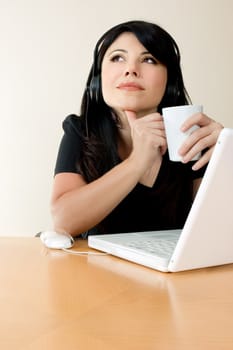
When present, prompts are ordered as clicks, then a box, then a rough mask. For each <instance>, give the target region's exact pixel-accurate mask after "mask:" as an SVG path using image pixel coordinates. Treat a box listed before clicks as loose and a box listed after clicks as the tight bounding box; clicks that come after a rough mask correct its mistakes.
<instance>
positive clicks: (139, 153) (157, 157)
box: [125, 111, 167, 174]
mask: <svg viewBox="0 0 233 350" xmlns="http://www.w3.org/2000/svg"><path fill="white" fill-rule="evenodd" d="M125 114H126V116H127V119H128V123H129V125H130V129H131V137H132V147H133V148H132V152H131V155H130V157H131V159H133V160H134V161H135V162H136V164H137V166H138V167H139V168H140V170H141V171H142V174H144V173H145V172H147V171H148V170H149V169H152V168H153V167H154V166H155V165H156V163H159V166H160V164H161V160H162V156H163V155H164V153H165V152H166V150H167V141H166V135H165V129H164V123H163V119H162V116H161V115H160V114H159V113H151V114H148V115H146V116H145V117H141V118H138V119H137V116H136V113H135V112H133V111H125Z"/></svg>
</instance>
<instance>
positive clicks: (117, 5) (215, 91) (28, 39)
mask: <svg viewBox="0 0 233 350" xmlns="http://www.w3.org/2000/svg"><path fill="white" fill-rule="evenodd" d="M232 13H233V1H232V0H204V1H203V0H161V1H160V0H148V1H146V2H145V1H141V0H127V1H125V0H118V1H111V2H106V0H97V1H96V0H93V1H90V0H86V1H80V0H76V1H75V0H0V52H1V54H0V101H1V102H0V118H1V128H0V164H1V182H0V186H1V196H0V213H1V221H0V235H2V236H6V235H12V236H17V235H22V236H31V235H34V234H35V233H36V232H38V231H40V230H44V229H47V228H49V227H50V226H51V219H50V213H49V198H50V191H51V184H52V179H53V168H54V163H55V159H56V154H57V148H58V144H59V141H60V138H61V135H62V129H61V123H62V121H63V119H64V118H65V116H66V115H68V114H69V113H73V112H75V113H79V106H80V99H81V95H82V92H83V89H84V86H85V81H86V77H87V73H88V71H89V67H90V64H91V61H92V51H93V47H94V45H95V43H96V41H97V39H98V38H99V36H100V35H102V33H103V32H104V31H106V30H107V29H108V28H109V27H112V26H113V25H115V24H117V23H119V22H122V21H125V20H131V19H143V20H149V21H153V22H156V23H157V24H160V25H161V26H163V27H164V28H165V29H167V30H168V31H169V32H170V33H171V34H172V35H173V37H174V38H175V39H176V41H177V43H178V45H179V47H180V50H181V53H182V67H183V73H184V80H185V84H186V87H187V89H188V91H189V93H190V95H191V97H192V99H193V102H194V103H201V104H203V105H204V108H205V111H206V113H208V114H209V115H210V116H213V117H214V118H215V119H217V120H219V121H220V122H222V123H224V125H225V126H228V127H233V103H232V101H233V91H232V81H233V71H232V62H233V47H232V46H233V45H232V37H233V22H232Z"/></svg>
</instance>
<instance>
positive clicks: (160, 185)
mask: <svg viewBox="0 0 233 350" xmlns="http://www.w3.org/2000/svg"><path fill="white" fill-rule="evenodd" d="M63 130H64V135H63V137H62V140H61V143H60V147H59V151H58V156H57V161H56V166H55V175H56V174H58V173H62V172H71V173H79V170H78V165H79V159H80V151H81V147H82V137H81V132H82V130H81V122H80V118H79V117H78V116H76V115H70V116H68V117H67V118H66V119H65V120H64V122H63ZM191 167H192V162H190V163H188V164H183V163H181V162H171V161H170V160H169V158H168V154H167V153H166V154H165V155H164V157H163V161H162V164H161V168H160V171H159V174H158V177H157V179H156V181H155V183H154V185H153V187H152V188H150V187H147V186H144V185H141V184H140V183H138V184H137V185H136V186H135V188H134V189H133V190H132V191H131V192H130V193H129V194H128V195H127V196H126V197H125V198H124V199H123V200H122V201H121V202H120V203H119V205H118V206H117V207H116V208H115V209H114V210H113V211H112V212H111V213H110V214H109V215H108V216H107V217H106V218H105V219H104V220H103V221H102V222H100V223H99V225H98V226H97V227H94V228H92V229H91V230H89V231H88V232H85V233H83V237H86V236H87V235H88V234H98V233H120V232H135V231H153V230H165V229H178V228H182V227H183V225H184V222H185V220H186V217H187V215H188V212H189V210H190V208H191V205H192V196H193V180H194V179H197V178H201V177H203V175H204V172H205V169H206V167H203V168H202V169H200V170H198V171H193V170H192V169H191ZM95 205H98V203H96V204H95Z"/></svg>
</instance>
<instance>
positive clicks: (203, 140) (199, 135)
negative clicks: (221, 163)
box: [179, 113, 223, 170]
mask: <svg viewBox="0 0 233 350" xmlns="http://www.w3.org/2000/svg"><path fill="white" fill-rule="evenodd" d="M193 125H199V126H200V128H198V129H196V130H195V131H193V132H192V133H191V135H190V136H189V137H188V138H187V140H186V141H185V142H184V143H183V145H182V146H181V148H180V150H179V153H180V155H181V156H183V159H182V161H183V162H184V163H187V162H189V161H190V160H192V158H193V157H194V156H195V155H197V154H198V153H200V152H202V151H203V150H205V153H204V154H203V155H202V157H201V158H200V160H199V161H198V162H196V163H195V165H194V167H193V169H194V170H197V169H200V168H201V167H202V166H203V165H205V164H206V163H208V161H209V160H210V157H211V154H212V152H213V149H214V146H215V144H216V141H217V138H218V135H219V133H220V131H221V130H222V128H223V126H222V125H221V124H219V123H217V122H215V121H214V120H212V119H211V118H209V117H207V116H206V115H205V114H203V113H198V114H195V115H193V116H192V117H190V118H189V119H188V120H187V121H186V122H185V123H184V124H183V126H182V130H183V131H186V130H188V129H189V128H190V127H191V126H193ZM206 150H208V151H206Z"/></svg>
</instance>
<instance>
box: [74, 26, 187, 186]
mask: <svg viewBox="0 0 233 350" xmlns="http://www.w3.org/2000/svg"><path fill="white" fill-rule="evenodd" d="M124 32H131V33H133V34H134V35H135V36H136V37H137V39H138V40H139V41H140V42H141V44H142V45H143V46H144V47H145V48H146V49H147V50H148V51H149V52H150V53H151V54H152V55H153V56H154V57H155V58H156V59H158V61H160V62H161V63H162V64H164V65H165V66H166V68H167V86H166V90H165V93H164V96H163V98H162V101H161V103H160V104H159V106H158V112H160V113H161V110H162V108H163V107H169V106H175V105H184V104H188V103H190V98H189V96H188V93H187V91H186V89H185V86H184V82H183V77H182V72H181V68H180V52H179V48H178V46H177V44H176V42H175V40H174V39H173V38H172V37H171V36H170V34H168V33H167V32H166V31H165V30H164V29H162V28H161V27H160V26H158V25H156V24H153V23H149V22H145V21H129V22H125V23H121V24H118V25H117V26H115V27H113V28H111V29H109V30H108V31H107V32H106V33H105V34H103V35H102V37H101V38H100V39H99V40H98V42H97V44H96V47H95V50H94V60H93V64H92V67H91V70H90V73H89V76H88V79H87V84H86V89H85V92H84V95H83V98H82V103H81V113H80V114H81V120H82V125H83V135H84V136H83V147H82V154H81V160H80V164H79V169H80V171H81V174H82V175H83V177H84V178H85V180H86V181H87V182H91V181H93V180H95V179H97V178H98V177H100V176H101V175H103V174H104V173H105V172H107V171H108V170H110V169H111V168H112V167H113V166H114V165H116V164H117V163H118V162H119V159H118V154H117V134H118V128H117V124H118V121H117V117H116V115H114V112H113V110H112V109H111V108H110V107H109V106H108V105H107V104H106V103H105V102H104V99H103V95H102V88H101V65H102V61H103V58H104V55H105V53H106V51H107V49H108V48H109V46H110V45H111V44H112V43H113V42H114V41H115V40H116V38H117V37H118V36H119V35H120V34H122V33H124Z"/></svg>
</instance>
